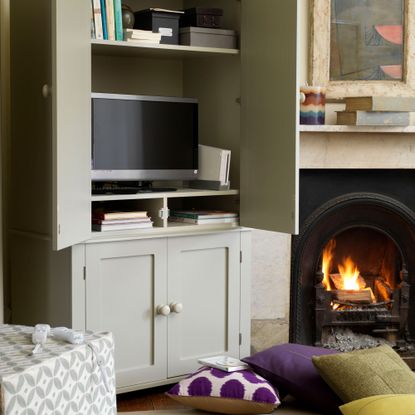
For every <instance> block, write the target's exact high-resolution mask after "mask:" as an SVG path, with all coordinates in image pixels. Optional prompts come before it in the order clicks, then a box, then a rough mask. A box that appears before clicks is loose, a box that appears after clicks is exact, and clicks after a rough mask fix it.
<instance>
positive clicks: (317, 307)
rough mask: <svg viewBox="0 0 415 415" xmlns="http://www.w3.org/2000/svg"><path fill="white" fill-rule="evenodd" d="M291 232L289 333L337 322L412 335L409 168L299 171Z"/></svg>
mask: <svg viewBox="0 0 415 415" xmlns="http://www.w3.org/2000/svg"><path fill="white" fill-rule="evenodd" d="M300 183H301V187H300V234H299V235H298V236H296V237H294V238H293V244H292V271H291V303H290V304H291V310H290V340H291V341H293V342H297V343H303V344H316V345H322V344H327V343H328V342H329V339H330V338H331V336H333V335H334V336H336V333H342V332H343V331H344V329H348V330H351V331H352V332H353V333H357V334H362V335H370V336H373V337H375V338H379V339H385V340H387V341H389V342H391V343H392V344H394V345H397V346H398V347H400V348H402V349H404V348H405V347H408V346H409V345H410V344H411V343H413V342H414V340H415V304H413V303H415V292H414V289H415V213H414V211H415V173H414V172H412V171H410V170H390V171H385V170H350V171H346V170H303V171H302V172H301V178H300Z"/></svg>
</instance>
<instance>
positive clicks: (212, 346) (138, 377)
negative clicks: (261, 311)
mask: <svg viewBox="0 0 415 415" xmlns="http://www.w3.org/2000/svg"><path fill="white" fill-rule="evenodd" d="M248 235H249V233H247V232H243V236H242V238H243V239H244V240H245V241H246V240H247V238H249V236H248ZM240 252H241V232H239V231H233V232H226V233H220V234H210V235H197V236H189V237H186V236H184V237H168V238H152V239H144V240H131V241H114V242H105V243H91V244H86V245H85V266H86V287H85V288H86V328H87V329H88V330H111V331H112V332H113V334H114V339H115V344H116V348H115V365H116V374H117V388H118V390H119V391H127V390H132V389H136V388H140V387H143V386H148V385H150V384H154V383H155V382H163V381H168V379H170V378H175V377H178V376H182V375H185V374H187V373H190V372H192V371H194V370H195V369H196V368H197V367H198V366H199V365H198V364H197V359H198V358H201V357H207V356H212V355H217V354H226V355H231V356H241V357H242V354H244V353H247V352H246V350H247V343H249V341H247V340H248V339H249V332H245V333H243V334H244V336H245V344H244V346H243V348H242V345H241V344H240V342H241V340H242V331H243V330H245V328H242V327H241V325H240V321H241V313H243V312H245V313H246V311H245V310H244V308H245V307H247V308H249V297H248V298H243V299H242V298H241V292H244V291H241V278H242V272H241V268H242V267H243V265H242V263H241V262H240ZM248 255H249V254H248ZM246 283H247V281H244V284H246ZM246 288H247V287H245V289H246ZM247 303H248V304H247ZM166 306H168V307H169V308H170V310H169V309H168V308H167V307H166ZM163 307H164V308H163ZM163 312H164V314H163ZM248 347H249V344H248Z"/></svg>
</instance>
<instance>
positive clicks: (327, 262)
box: [322, 239, 336, 291]
mask: <svg viewBox="0 0 415 415" xmlns="http://www.w3.org/2000/svg"><path fill="white" fill-rule="evenodd" d="M335 248H336V241H335V239H331V240H330V241H329V243H328V244H327V245H326V247H325V248H324V251H323V261H322V272H323V274H324V279H323V287H324V288H325V289H326V290H327V291H331V290H332V288H331V283H330V269H331V263H332V261H333V256H334V250H335Z"/></svg>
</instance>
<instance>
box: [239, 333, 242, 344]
mask: <svg viewBox="0 0 415 415" xmlns="http://www.w3.org/2000/svg"><path fill="white" fill-rule="evenodd" d="M241 344H242V333H239V346H240V345H241Z"/></svg>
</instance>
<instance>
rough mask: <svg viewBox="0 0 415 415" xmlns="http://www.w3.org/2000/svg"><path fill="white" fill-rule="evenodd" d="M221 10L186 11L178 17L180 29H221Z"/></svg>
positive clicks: (200, 8)
mask: <svg viewBox="0 0 415 415" xmlns="http://www.w3.org/2000/svg"><path fill="white" fill-rule="evenodd" d="M222 16H223V10H222V9H216V8H206V7H193V8H191V9H186V10H185V11H184V15H183V16H182V17H180V27H188V26H196V27H210V28H216V29H220V28H221V27H222Z"/></svg>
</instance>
